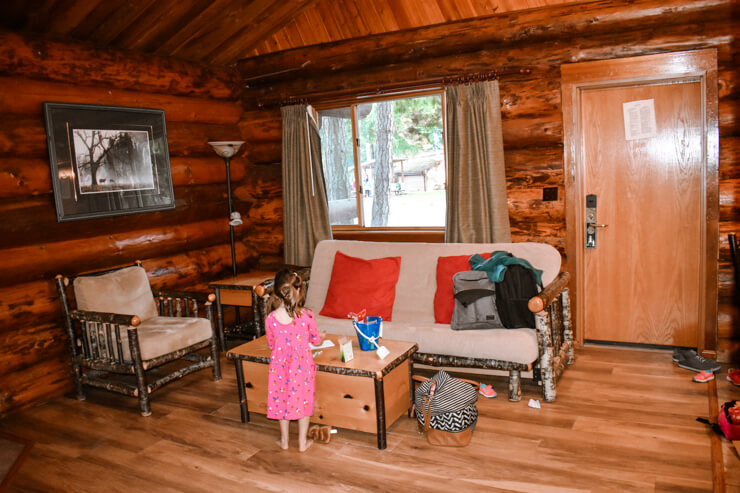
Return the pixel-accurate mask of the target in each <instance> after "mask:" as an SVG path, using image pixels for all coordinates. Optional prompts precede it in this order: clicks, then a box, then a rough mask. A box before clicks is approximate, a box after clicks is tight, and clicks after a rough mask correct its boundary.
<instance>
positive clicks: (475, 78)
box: [442, 68, 532, 86]
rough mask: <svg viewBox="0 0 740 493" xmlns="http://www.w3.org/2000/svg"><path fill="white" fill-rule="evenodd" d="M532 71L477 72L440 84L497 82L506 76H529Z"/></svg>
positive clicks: (449, 79)
mask: <svg viewBox="0 0 740 493" xmlns="http://www.w3.org/2000/svg"><path fill="white" fill-rule="evenodd" d="M531 73H532V69H529V68H518V69H508V70H491V71H490V72H478V73H474V74H465V75H460V76H457V77H448V78H444V79H442V84H443V85H445V86H455V85H458V84H472V83H475V82H485V81H489V80H497V79H499V78H501V77H502V76H508V75H520V74H525V75H526V74H531Z"/></svg>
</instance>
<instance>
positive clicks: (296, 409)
mask: <svg viewBox="0 0 740 493" xmlns="http://www.w3.org/2000/svg"><path fill="white" fill-rule="evenodd" d="M304 299H305V289H304V286H303V282H302V280H301V278H300V276H299V275H298V274H297V273H295V272H294V271H292V270H287V269H286V270H281V271H280V272H278V273H277V274H276V275H275V283H274V285H273V295H272V298H271V300H270V301H271V309H272V312H270V314H269V315H268V316H267V318H266V319H265V331H266V333H267V342H268V343H269V345H270V349H271V350H272V357H271V359H270V366H269V374H268V378H267V391H268V393H267V417H268V418H270V419H279V420H280V440H278V442H277V444H278V445H279V446H280V448H282V449H283V450H286V449H287V448H288V434H289V427H290V420H294V419H297V420H298V450H299V451H301V452H303V451H305V450H306V449H308V447H310V446H311V444H312V443H313V440H308V438H307V436H306V434H307V432H308V422H309V419H310V417H311V416H312V415H313V406H314V396H315V393H316V365H315V364H314V362H313V356H312V354H311V348H310V347H309V345H308V343H309V342H311V343H313V344H320V343H321V339H322V337H323V334H321V333H319V331H318V329H317V328H316V320H315V319H314V317H313V313H311V311H310V310H308V309H306V308H303V302H304Z"/></svg>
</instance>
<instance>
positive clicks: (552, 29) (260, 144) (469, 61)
mask: <svg viewBox="0 0 740 493" xmlns="http://www.w3.org/2000/svg"><path fill="white" fill-rule="evenodd" d="M733 8H734V7H732V6H731V2H729V1H727V0H700V1H694V0H691V1H688V0H671V1H662V0H661V1H657V0H637V1H634V2H629V3H626V2H616V1H598V2H585V3H582V4H574V5H565V6H558V7H550V8H542V9H532V10H528V11H521V12H513V13H506V14H501V15H496V16H490V17H487V18H478V19H474V20H470V21H459V22H455V23H450V24H444V25H435V26H428V27H423V28H418V29H414V30H409V31H401V32H397V33H390V34H380V35H375V36H369V37H365V38H355V39H351V40H347V41H340V42H335V43H329V44H325V45H320V46H314V47H305V48H299V49H294V50H289V51H285V52H277V53H273V54H270V55H265V56H260V57H255V58H250V59H245V60H243V61H241V62H240V63H239V64H238V69H239V71H240V73H241V75H242V77H243V78H244V79H245V80H246V81H247V83H248V88H247V90H246V91H245V92H244V94H243V98H242V100H243V102H244V106H245V110H246V113H245V114H244V117H243V119H242V122H241V123H240V126H241V127H242V131H243V134H244V135H248V136H249V137H250V139H251V140H252V142H251V144H252V145H251V149H252V152H255V153H257V154H258V155H259V156H260V157H256V156H255V158H256V159H258V160H259V159H262V160H264V161H265V162H268V161H279V157H280V132H281V130H280V128H281V127H280V115H279V111H277V109H276V108H275V107H276V105H277V104H279V103H280V101H284V100H290V99H306V100H307V101H308V102H313V103H316V102H321V101H328V100H332V99H337V98H341V97H346V96H351V95H358V94H368V93H381V92H382V91H385V90H393V89H398V88H404V87H413V86H415V85H423V84H429V83H439V82H441V81H442V80H443V79H444V78H446V77H455V76H459V75H463V74H471V73H481V72H488V71H491V70H502V71H511V70H513V71H517V70H520V69H521V70H523V71H525V72H528V73H525V74H521V73H520V74H519V75H513V76H512V75H507V76H502V77H501V78H500V91H501V112H502V119H503V137H504V148H505V159H506V176H507V189H508V190H507V192H508V202H509V214H510V219H511V226H512V237H513V239H514V241H544V242H548V243H550V244H552V245H554V246H556V247H557V248H558V249H560V250H561V252H564V248H565V203H564V177H563V124H562V108H561V92H560V90H561V89H560V66H561V65H562V64H565V63H572V62H582V61H589V60H601V59H609V58H619V57H625V56H640V55H648V54H654V53H663V52H670V51H682V50H692V49H701V48H716V49H717V54H718V70H719V73H718V75H719V98H720V100H719V112H720V115H719V116H720V184H719V189H720V190H719V192H720V218H719V221H720V256H719V324H718V327H719V328H718V348H717V349H718V357H719V359H720V360H721V361H725V362H729V361H738V359H740V351H739V346H740V315H739V314H738V310H737V308H736V306H735V305H733V301H732V300H733V296H735V295H736V293H735V288H734V281H733V269H732V264H731V259H730V252H729V245H728V240H727V234H728V233H733V232H740V203H739V200H740V198H739V196H740V164H738V159H737V157H738V149H739V148H740V141H739V140H738V130H739V128H738V123H737V120H738V116H739V115H738V113H739V112H740V105H739V104H738V98H739V97H740V89H738V87H737V77H736V67H737V65H738V52H737V48H736V45H735V43H734V33H735V31H736V27H734V26H733V23H732V19H733V14H737V12H732V11H731V9H733ZM359 53H362V56H358V54H359ZM261 74H268V75H264V76H263V75H261ZM270 74H272V75H270ZM545 187H557V188H558V200H556V201H543V200H542V194H543V188H545ZM277 212H278V213H279V211H277ZM665 241H666V245H670V243H671V242H672V241H680V239H678V238H666V239H665Z"/></svg>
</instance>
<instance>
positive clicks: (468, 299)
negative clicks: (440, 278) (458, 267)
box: [451, 270, 504, 330]
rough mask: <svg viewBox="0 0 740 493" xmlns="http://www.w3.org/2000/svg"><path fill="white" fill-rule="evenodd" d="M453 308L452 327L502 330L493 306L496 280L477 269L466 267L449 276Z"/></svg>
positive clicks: (501, 324) (455, 328)
mask: <svg viewBox="0 0 740 493" xmlns="http://www.w3.org/2000/svg"><path fill="white" fill-rule="evenodd" d="M452 291H453V293H454V296H455V310H454V311H453V312H452V323H451V327H452V330H476V329H502V328H504V324H503V323H501V318H500V317H499V314H498V310H497V309H496V283H494V282H493V281H491V280H490V279H488V274H487V273H486V272H485V271H480V270H466V271H462V272H458V273H457V274H455V275H454V276H452Z"/></svg>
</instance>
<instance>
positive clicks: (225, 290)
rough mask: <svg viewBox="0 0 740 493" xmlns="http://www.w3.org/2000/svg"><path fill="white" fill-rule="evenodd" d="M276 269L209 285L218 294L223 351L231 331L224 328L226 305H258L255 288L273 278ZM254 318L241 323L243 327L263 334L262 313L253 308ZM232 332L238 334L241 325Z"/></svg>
mask: <svg viewBox="0 0 740 493" xmlns="http://www.w3.org/2000/svg"><path fill="white" fill-rule="evenodd" d="M274 277H275V271H263V270H253V271H249V272H247V273H244V274H239V275H238V276H236V277H233V276H231V277H227V278H225V279H222V280H220V281H216V282H214V283H211V284H209V285H208V287H209V288H210V289H213V291H214V293H215V294H216V318H217V320H218V338H219V344H220V346H221V351H226V333H227V332H229V331H228V330H227V329H225V328H224V305H228V306H236V307H240V306H249V307H256V306H257V299H256V298H257V295H256V294H255V292H254V288H255V287H256V286H258V285H259V284H260V283H262V282H263V281H265V280H267V279H273V278H274ZM252 314H253V316H252V319H251V320H248V321H247V322H245V323H243V324H241V326H242V327H247V328H250V329H252V330H253V331H254V334H255V336H256V337H259V336H261V335H262V334H261V333H260V327H262V323H261V322H262V314H261V313H257V310H256V309H255V310H252ZM235 329H236V330H232V331H231V332H232V333H234V334H238V333H239V332H240V330H239V329H240V327H237V328H235Z"/></svg>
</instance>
